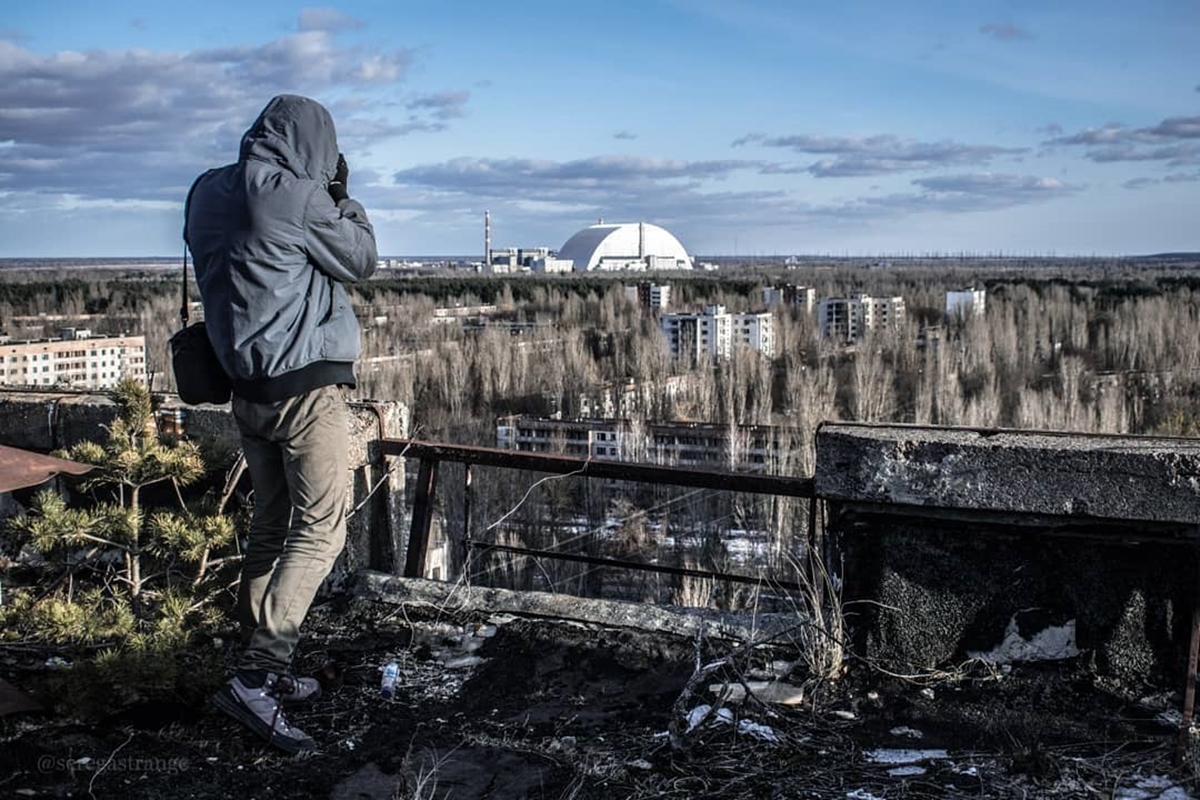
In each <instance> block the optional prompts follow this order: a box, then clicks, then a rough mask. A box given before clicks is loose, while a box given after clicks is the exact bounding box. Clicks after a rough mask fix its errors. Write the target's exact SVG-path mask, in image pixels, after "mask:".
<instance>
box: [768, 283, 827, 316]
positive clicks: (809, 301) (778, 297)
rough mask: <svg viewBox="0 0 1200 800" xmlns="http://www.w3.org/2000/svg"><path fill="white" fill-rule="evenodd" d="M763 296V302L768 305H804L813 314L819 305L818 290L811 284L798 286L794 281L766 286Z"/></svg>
mask: <svg viewBox="0 0 1200 800" xmlns="http://www.w3.org/2000/svg"><path fill="white" fill-rule="evenodd" d="M762 298H763V304H764V305H767V306H773V305H787V306H803V308H804V310H805V311H807V312H808V313H809V314H811V313H812V311H813V308H814V307H815V306H816V305H817V290H816V289H814V288H813V287H811V286H797V285H795V284H793V283H787V284H784V285H782V286H764V287H763V290H762Z"/></svg>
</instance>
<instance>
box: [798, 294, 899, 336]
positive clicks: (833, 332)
mask: <svg viewBox="0 0 1200 800" xmlns="http://www.w3.org/2000/svg"><path fill="white" fill-rule="evenodd" d="M904 316H905V311H904V298H903V297H901V296H899V295H896V296H894V297H872V296H871V295H869V294H854V295H851V296H850V297H830V298H826V299H825V300H822V301H821V302H819V303H818V304H817V320H818V322H819V324H820V328H821V336H823V337H834V338H838V339H844V340H846V341H851V340H854V339H861V338H862V337H863V336H865V335H866V334H867V332H868V331H875V330H888V329H891V328H897V327H899V326H900V325H901V324H902V323H903V322H904Z"/></svg>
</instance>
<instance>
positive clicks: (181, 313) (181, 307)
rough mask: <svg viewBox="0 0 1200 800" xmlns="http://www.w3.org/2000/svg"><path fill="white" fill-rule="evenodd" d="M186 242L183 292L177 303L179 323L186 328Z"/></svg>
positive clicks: (185, 244)
mask: <svg viewBox="0 0 1200 800" xmlns="http://www.w3.org/2000/svg"><path fill="white" fill-rule="evenodd" d="M187 251H188V246H187V242H186V241H184V243H183V290H182V292H181V293H180V301H179V322H180V323H181V325H182V326H183V327H184V328H186V327H187V324H188V290H187Z"/></svg>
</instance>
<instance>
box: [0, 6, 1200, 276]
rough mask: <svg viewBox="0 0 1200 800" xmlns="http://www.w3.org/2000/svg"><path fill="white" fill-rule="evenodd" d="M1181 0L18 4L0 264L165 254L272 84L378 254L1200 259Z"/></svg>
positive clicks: (11, 12) (8, 47)
mask: <svg viewBox="0 0 1200 800" xmlns="http://www.w3.org/2000/svg"><path fill="white" fill-rule="evenodd" d="M1198 39H1200V3H1197V2H1196V1H1195V0H1143V2H1139V3H1133V2H1110V0H1088V2H1077V1H1076V0H1056V2H1053V3H1046V2H1042V1H1041V0H1039V1H1038V2H1034V1H1033V0H978V1H977V2H972V3H962V2H958V1H957V0H946V1H943V0H928V1H927V2H908V1H907V0H891V2H868V1H867V0H842V2H838V3H797V2H794V0H742V1H739V0H605V2H594V3H578V2H565V1H564V0H509V1H508V2H495V1H494V0H492V1H491V2H468V1H467V0H428V1H427V0H375V1H374V2H369V1H367V0H361V1H359V2H344V3H337V4H332V5H312V6H304V5H299V4H291V3H281V2H273V1H272V0H256V1H255V2H238V3H234V2H227V0H207V1H206V2H204V3H164V2H161V0H110V1H109V2H106V3H96V2H94V0H40V2H30V3H8V4H6V6H5V10H4V13H3V14H2V15H0V258H13V257H122V256H130V257H132V256H172V255H177V254H180V253H181V252H182V243H181V240H180V230H181V226H182V219H181V218H182V201H183V198H184V196H185V195H186V192H187V189H188V186H189V185H190V183H191V181H192V180H193V179H194V178H195V177H196V175H198V174H199V173H200V172H202V171H203V170H205V169H207V168H210V167H214V166H220V165H222V164H226V163H230V162H232V161H235V160H236V158H237V149H238V143H239V140H240V137H241V134H242V133H243V132H244V131H245V129H246V128H247V127H249V126H250V124H251V123H252V122H253V121H254V119H255V117H256V116H257V114H258V112H259V111H260V110H261V109H262V107H263V106H264V105H265V104H266V103H267V101H268V100H269V99H270V98H271V97H273V96H274V95H276V94H280V93H285V92H286V93H297V94H303V95H307V96H309V97H313V98H315V99H317V100H319V101H320V102H322V103H324V104H325V105H326V106H327V107H328V108H329V109H330V111H331V112H332V114H333V116H334V119H335V122H336V125H337V130H338V138H339V144H340V147H341V149H342V151H343V152H344V153H345V154H346V158H347V161H348V163H349V165H350V170H351V174H350V180H349V186H350V191H351V194H352V195H353V196H354V197H355V198H356V199H359V200H361V201H362V203H363V205H364V206H365V207H366V209H367V213H368V215H369V217H370V219H371V221H372V223H373V224H374V226H375V230H376V238H377V240H378V245H379V252H380V254H381V255H382V256H405V255H470V254H479V255H481V254H482V250H483V216H484V212H485V210H486V211H490V215H491V222H492V245H493V247H510V246H511V247H550V248H552V249H557V248H559V247H561V245H562V244H563V243H564V242H565V241H566V240H567V239H568V238H569V237H570V236H571V235H572V234H573V233H575V232H576V231H578V230H580V229H582V228H584V227H586V226H588V225H591V224H594V223H595V222H596V221H597V220H598V219H604V220H605V221H606V222H638V221H645V222H650V223H654V224H657V225H661V226H662V227H665V228H666V229H668V230H669V231H671V232H672V233H674V234H675V235H676V236H677V237H678V238H679V239H680V240H681V241H682V242H683V244H684V246H685V247H686V248H687V249H688V250H689V252H691V253H693V254H695V255H700V256H703V255H714V256H719V255H737V256H755V255H790V254H800V255H836V256H845V255H851V256H857V255H863V256H872V255H906V254H934V253H938V254H955V253H970V254H988V255H995V254H1010V255H1059V256H1065V255H1119V254H1141V253H1158V252H1167V251H1183V250H1190V251H1196V250H1200V224H1197V223H1198V220H1200V213H1198V212H1200V56H1197V54H1196V53H1197V50H1196V44H1195V43H1196V41H1197V40H1198Z"/></svg>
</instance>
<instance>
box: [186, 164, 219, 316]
mask: <svg viewBox="0 0 1200 800" xmlns="http://www.w3.org/2000/svg"><path fill="white" fill-rule="evenodd" d="M210 172H212V170H211V169H210V170H206V171H204V172H203V173H201V174H200V176H199V177H198V178H196V180H194V181H192V185H191V188H189V189H188V193H187V199H186V200H184V201H183V286H182V291H181V293H180V298H179V321H180V322H181V323H183V327H185V328H186V327H187V324H188V288H187V256H188V235H187V218H188V210H189V209H190V208H191V207H192V195H193V194H194V193H195V191H196V187H197V186H199V185H200V180H201V179H202V178H203V177H204V176H205V175H207V174H208V173H210Z"/></svg>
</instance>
